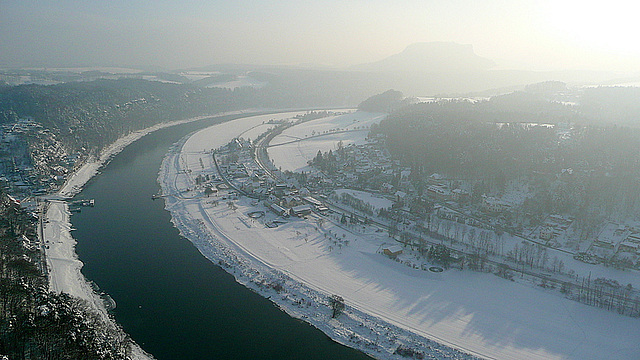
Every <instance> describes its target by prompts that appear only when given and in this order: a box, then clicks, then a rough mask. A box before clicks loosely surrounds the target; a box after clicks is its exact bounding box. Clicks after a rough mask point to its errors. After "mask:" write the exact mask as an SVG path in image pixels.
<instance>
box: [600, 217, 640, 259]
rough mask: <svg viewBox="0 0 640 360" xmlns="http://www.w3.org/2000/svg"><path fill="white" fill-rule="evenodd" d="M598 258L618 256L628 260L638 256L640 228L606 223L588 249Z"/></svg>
mask: <svg viewBox="0 0 640 360" xmlns="http://www.w3.org/2000/svg"><path fill="white" fill-rule="evenodd" d="M589 253H591V254H593V255H596V256H598V257H600V258H610V257H611V256H613V255H616V254H617V255H618V256H622V257H628V258H637V257H638V256H640V227H638V226H629V225H621V224H617V223H613V222H610V223H607V224H606V225H605V227H604V228H603V229H602V231H601V232H600V234H599V235H598V237H597V238H596V239H595V240H594V241H593V244H592V245H591V247H590V248H589Z"/></svg>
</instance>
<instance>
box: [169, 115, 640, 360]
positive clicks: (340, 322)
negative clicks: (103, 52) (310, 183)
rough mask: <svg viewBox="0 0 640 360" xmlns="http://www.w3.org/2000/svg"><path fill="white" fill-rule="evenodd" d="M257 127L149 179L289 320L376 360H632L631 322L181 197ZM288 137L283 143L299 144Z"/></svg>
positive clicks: (210, 247)
mask: <svg viewBox="0 0 640 360" xmlns="http://www.w3.org/2000/svg"><path fill="white" fill-rule="evenodd" d="M270 116H271V117H273V116H274V115H270ZM282 116H284V117H288V116H291V115H290V113H289V114H285V115H282ZM262 121H263V119H260V118H257V117H256V118H247V119H241V120H236V121H233V122H229V123H225V124H221V125H216V126H213V127H211V128H208V129H205V130H202V131H200V132H197V133H195V134H194V135H193V136H191V137H190V138H188V139H184V140H183V142H181V143H180V146H178V147H175V148H174V149H173V150H172V152H170V153H169V154H168V155H167V157H166V158H165V160H164V161H163V165H162V168H161V171H160V175H159V182H160V183H161V186H162V189H163V193H164V194H174V195H173V196H167V197H165V201H166V208H167V209H168V210H169V211H170V212H171V214H172V221H173V222H174V224H175V225H176V227H177V228H178V229H179V230H180V231H181V233H182V234H183V235H184V236H185V237H187V238H188V239H189V240H191V241H192V242H193V243H194V245H195V246H197V247H198V249H199V250H200V252H201V253H202V254H203V255H204V256H206V257H207V258H209V259H211V260H212V261H214V262H217V263H219V264H221V265H222V266H224V267H226V268H227V271H229V272H231V273H232V274H234V275H235V276H236V279H237V280H238V281H239V282H241V283H243V284H245V285H246V286H248V287H250V288H253V289H254V290H256V291H258V292H259V293H261V294H263V295H264V296H270V298H271V299H272V301H274V302H276V303H277V304H278V305H279V306H280V307H281V308H282V309H283V310H285V311H287V312H288V313H289V314H291V315H293V316H296V317H299V318H301V319H304V320H305V321H308V322H310V323H312V324H313V325H314V326H316V327H318V328H320V329H321V330H323V331H324V332H325V333H327V334H328V335H330V336H331V337H332V338H334V339H336V340H337V341H339V342H342V343H345V344H347V345H349V346H353V347H356V348H360V349H362V350H364V351H366V352H368V353H370V354H372V355H373V356H375V357H378V358H400V357H399V356H397V355H393V354H392V352H393V350H394V349H395V347H397V345H398V344H408V345H410V346H417V347H418V348H419V350H420V351H423V352H424V353H425V354H428V355H430V356H433V357H434V358H458V359H462V358H469V357H470V356H467V355H464V354H462V353H459V352H456V351H455V350H451V349H450V348H447V346H442V345H439V344H438V343H440V344H445V345H448V346H451V347H454V348H456V349H460V350H463V351H465V352H467V353H471V354H476V355H478V356H482V357H487V358H496V359H614V358H615V359H637V358H638V354H640V343H639V342H638V339H639V338H640V330H639V329H640V327H639V326H638V325H639V324H638V319H634V318H629V317H624V316H621V315H618V314H616V313H613V312H608V311H605V310H602V309H598V308H594V307H589V306H586V305H583V304H580V303H577V302H574V301H571V300H568V299H565V298H564V297H562V296H561V295H560V294H558V293H557V292H551V291H549V292H547V291H546V290H544V289H539V288H534V287H531V286H529V285H525V284H520V283H517V282H510V281H507V280H504V279H501V278H498V277H496V276H494V275H491V274H484V273H477V272H471V271H459V270H448V271H445V272H443V273H439V274H436V273H431V272H428V271H423V270H420V269H414V268H411V267H408V266H406V265H403V264H400V263H398V262H394V261H392V260H390V259H388V258H386V257H385V256H383V255H381V254H379V253H378V251H379V250H380V247H381V245H382V244H385V243H389V242H391V241H392V240H391V239H389V238H388V237H386V235H385V234H384V233H379V232H375V231H373V229H372V228H369V229H362V230H360V229H358V230H356V229H354V228H342V227H341V225H340V224H339V222H338V221H335V219H330V218H323V220H320V218H319V217H317V216H316V215H312V216H310V217H309V219H308V220H301V219H297V218H291V219H289V220H288V221H287V222H286V223H285V224H282V225H280V226H278V227H276V228H273V229H269V228H266V227H265V225H264V223H265V222H267V221H272V220H273V217H274V215H273V214H271V213H269V212H268V211H267V215H266V216H265V218H263V219H259V220H253V219H251V218H249V217H248V216H247V215H246V214H247V213H248V212H251V211H253V210H266V209H265V208H264V207H263V206H262V205H261V204H259V205H256V206H252V205H251V204H250V203H249V200H246V199H244V200H243V199H241V200H238V201H237V202H236V206H237V209H235V210H233V209H230V208H229V207H228V206H227V205H226V203H225V204H222V203H221V204H220V205H217V204H216V203H214V202H212V201H211V200H212V199H209V198H206V197H203V195H202V194H201V193H200V192H198V191H187V189H193V186H194V182H193V179H195V177H196V176H197V175H198V174H199V173H200V172H208V173H212V172H214V171H215V170H214V168H213V164H212V161H211V160H207V161H204V165H205V166H204V169H203V168H202V167H201V165H200V159H203V160H204V159H210V158H211V156H207V155H206V154H205V152H204V151H205V150H208V149H213V148H216V147H219V146H221V145H224V144H226V142H228V141H229V140H231V139H232V138H234V137H236V136H237V135H238V134H240V133H242V132H243V131H245V130H247V129H249V128H251V127H252V126H255V125H258V124H261V122H262ZM331 121H333V120H331ZM314 122H316V124H310V125H309V127H308V128H307V130H306V133H308V132H309V130H310V129H311V125H313V126H315V129H316V131H317V129H322V128H329V129H330V128H333V127H335V125H333V124H331V125H327V127H323V126H322V125H321V122H322V121H321V120H318V121H314ZM309 123H313V122H309ZM294 128H295V127H294ZM294 130H295V129H292V133H289V134H287V135H289V137H292V136H298V137H304V135H305V134H304V133H302V131H301V130H300V129H298V130H299V131H300V132H299V133H297V132H293V131H294ZM283 135H284V134H283ZM309 135H311V134H309ZM316 152H317V150H316ZM276 164H278V162H277V161H276ZM185 170H190V171H185ZM274 281H275V282H278V283H280V284H281V285H283V286H284V290H282V291H281V292H279V293H277V294H276V292H274V291H273V290H272V289H271V288H269V287H268V286H265V284H269V283H273V282H274ZM331 294H337V295H340V296H342V297H344V299H345V303H346V305H347V309H346V311H345V314H343V316H341V317H340V318H338V319H331V317H330V316H329V314H330V310H329V309H328V307H327V305H326V296H329V295H331ZM381 329H386V330H381ZM427 339H430V340H431V341H435V342H437V343H434V342H430V341H429V340H427Z"/></svg>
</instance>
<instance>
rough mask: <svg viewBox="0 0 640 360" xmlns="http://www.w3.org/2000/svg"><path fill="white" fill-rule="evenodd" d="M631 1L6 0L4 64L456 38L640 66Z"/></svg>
mask: <svg viewBox="0 0 640 360" xmlns="http://www.w3.org/2000/svg"><path fill="white" fill-rule="evenodd" d="M630 3H631V4H632V3H633V2H631V1H620V0H609V1H589V0H587V1H563V0H557V1H552V0H537V1H534V0H482V1H478V0H446V1H443V0H438V1H430V0H428V1H416V0H370V1H361V0H342V1H333V0H326V1H321V0H318V1H307V0H293V1H292V0H279V1H260V0H253V1H251V0H227V1H212V0H209V1H205V0H182V1H164V0H159V1H148V0H143V1H136V0H133V1H132V0H101V1H91V0H85V1H73V0H56V1H31V0H0V67H17V66H24V67H27V66H29V67H33V66H37V67H41V66H47V67H61V66H125V67H127V66H128V67H131V66H141V65H150V66H155V67H161V68H165V69H176V68H187V67H195V66H204V65H211V64H219V63H247V64H288V65H291V64H324V65H335V66H343V65H352V64H358V63H364V62H372V61H377V60H380V59H382V58H384V57H386V56H389V55H391V54H394V53H397V52H400V51H402V50H403V49H404V48H405V47H406V46H407V45H409V44H412V43H415V42H424V41H454V42H458V43H462V44H472V45H473V46H474V49H475V51H476V53H477V54H479V55H481V56H484V57H487V58H490V59H492V60H495V61H496V62H498V63H499V64H501V65H503V66H502V67H506V68H530V69H607V70H611V69H613V70H615V69H619V70H625V71H640V40H638V38H637V36H638V35H637V34H640V21H638V20H637V17H638V14H639V12H638V11H637V10H638V9H636V7H638V6H636V5H629V4H630Z"/></svg>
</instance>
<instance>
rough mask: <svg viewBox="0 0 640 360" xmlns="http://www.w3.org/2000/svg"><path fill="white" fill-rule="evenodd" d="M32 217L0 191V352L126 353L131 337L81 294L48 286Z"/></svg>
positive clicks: (41, 355)
mask: <svg viewBox="0 0 640 360" xmlns="http://www.w3.org/2000/svg"><path fill="white" fill-rule="evenodd" d="M36 239H37V235H36V224H35V221H34V218H33V217H32V216H30V215H29V214H27V213H26V212H25V211H23V210H22V209H21V208H20V206H19V204H17V203H16V202H15V201H14V200H12V198H10V197H9V196H6V195H5V194H4V193H0V358H2V355H5V356H8V358H9V359H12V360H19V359H51V360H53V359H126V358H127V355H128V353H129V352H130V346H131V341H130V340H129V339H128V337H127V335H126V334H125V333H124V332H123V331H122V329H120V328H119V327H117V326H116V325H114V324H115V322H108V321H105V320H106V319H105V316H106V315H104V314H100V313H97V312H96V311H95V310H93V309H92V308H91V307H90V306H89V305H88V304H87V303H86V302H85V301H84V300H81V299H78V298H73V297H71V296H69V295H67V294H54V293H52V292H49V291H48V281H47V278H46V275H45V274H44V273H43V272H42V270H41V269H42V268H43V267H44V265H43V261H44V259H43V254H42V252H41V251H40V248H39V247H38V246H37V244H36Z"/></svg>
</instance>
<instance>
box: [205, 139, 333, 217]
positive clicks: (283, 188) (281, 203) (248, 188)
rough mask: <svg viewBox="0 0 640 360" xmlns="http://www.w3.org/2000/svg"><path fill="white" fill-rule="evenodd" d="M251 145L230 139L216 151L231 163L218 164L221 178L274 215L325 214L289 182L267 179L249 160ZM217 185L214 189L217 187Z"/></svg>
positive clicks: (317, 203)
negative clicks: (227, 143) (262, 204)
mask: <svg viewBox="0 0 640 360" xmlns="http://www.w3.org/2000/svg"><path fill="white" fill-rule="evenodd" d="M252 151H253V149H252V144H251V142H250V141H248V140H242V139H234V140H233V141H232V142H231V143H230V144H229V145H227V146H226V147H225V148H223V149H221V150H220V151H218V154H217V156H218V157H220V158H223V157H225V156H226V157H229V158H231V159H232V160H234V161H221V162H223V164H220V165H219V168H220V170H221V175H222V176H223V177H224V178H225V179H226V180H227V181H229V182H230V183H231V184H232V185H233V186H234V187H235V188H236V189H238V190H240V191H242V192H243V193H244V194H246V195H248V196H250V197H253V198H256V199H261V200H263V201H264V203H265V205H267V206H268V207H269V209H270V210H271V211H272V212H274V213H275V214H277V215H279V216H283V217H289V216H298V217H304V216H306V215H308V214H310V213H311V212H313V211H315V212H325V211H328V210H329V209H328V208H327V207H326V206H325V205H324V204H323V203H322V201H320V200H317V199H316V198H314V197H312V196H311V192H310V191H309V190H308V189H307V188H305V187H302V186H299V184H297V182H296V181H295V180H293V179H288V180H287V181H286V182H277V180H276V179H274V178H272V177H271V176H269V175H268V174H267V173H266V171H265V170H264V169H262V168H261V167H260V166H259V165H258V164H257V162H256V161H255V159H254V158H253V152H252ZM219 163H220V162H219ZM220 185H225V184H222V183H221V184H219V185H218V186H217V188H219V187H220Z"/></svg>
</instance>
